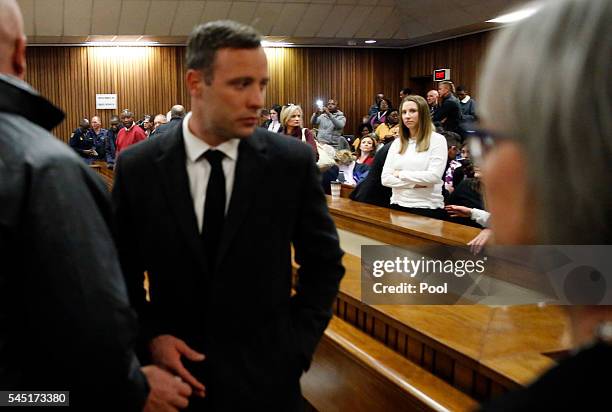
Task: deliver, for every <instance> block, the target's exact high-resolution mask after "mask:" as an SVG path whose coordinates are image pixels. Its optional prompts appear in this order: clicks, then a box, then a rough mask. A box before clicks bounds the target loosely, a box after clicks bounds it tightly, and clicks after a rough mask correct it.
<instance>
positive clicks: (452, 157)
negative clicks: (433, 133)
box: [437, 129, 463, 203]
mask: <svg viewBox="0 0 612 412" xmlns="http://www.w3.org/2000/svg"><path fill="white" fill-rule="evenodd" d="M437 131H438V133H440V134H441V135H442V136H444V138H445V139H446V147H447V148H448V160H447V161H446V169H445V170H444V176H443V178H442V180H444V186H442V195H443V196H444V200H445V203H446V200H447V199H448V196H449V195H450V194H451V193H453V189H454V185H453V183H454V182H455V180H457V179H454V176H455V172H456V171H457V170H458V169H460V168H461V162H460V161H459V160H457V154H458V153H459V149H458V147H459V146H460V143H459V140H460V139H461V137H460V136H459V135H458V134H457V133H453V132H447V131H445V130H442V129H438V130H437ZM461 175H463V174H461ZM458 181H460V179H458Z"/></svg>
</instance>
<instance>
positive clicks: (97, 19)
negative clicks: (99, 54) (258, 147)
mask: <svg viewBox="0 0 612 412" xmlns="http://www.w3.org/2000/svg"><path fill="white" fill-rule="evenodd" d="M18 3H19V4H20V6H21V10H22V12H23V15H24V22H25V31H26V34H27V35H28V42H29V43H30V44H39V45H48V44H82V43H84V42H87V41H111V40H112V41H157V42H159V43H160V44H184V43H185V39H186V36H187V35H188V34H189V32H190V31H191V29H192V27H193V26H195V25H197V24H199V23H203V22H207V21H211V20H217V19H232V20H237V21H239V22H242V23H247V24H250V25H252V26H254V27H255V28H256V29H258V30H259V32H260V33H262V34H263V35H264V36H266V39H267V40H270V41H285V42H292V43H294V44H295V45H304V46H336V47H338V46H340V47H347V46H354V47H363V46H368V47H408V46H413V45H417V44H422V43H426V42H430V41H436V40H441V39H444V38H449V37H454V36H460V35H464V34H468V33H474V32H477V31H482V30H488V29H491V28H494V27H495V26H496V25H495V24H492V23H485V21H486V20H488V19H491V18H494V17H497V16H498V15H500V14H502V13H503V12H505V11H507V10H508V9H514V8H517V7H520V6H521V5H523V4H526V3H527V1H526V0H240V1H231V0H200V1H192V0H18ZM367 39H375V40H377V42H376V43H375V44H374V45H366V44H364V40H367Z"/></svg>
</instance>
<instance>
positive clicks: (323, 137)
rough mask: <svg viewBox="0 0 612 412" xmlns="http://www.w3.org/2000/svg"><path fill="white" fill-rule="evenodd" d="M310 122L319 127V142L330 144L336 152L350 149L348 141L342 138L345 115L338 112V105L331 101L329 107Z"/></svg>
mask: <svg viewBox="0 0 612 412" xmlns="http://www.w3.org/2000/svg"><path fill="white" fill-rule="evenodd" d="M310 122H311V123H312V124H313V125H315V126H317V128H318V130H319V131H318V133H317V140H318V141H319V142H320V143H323V144H328V145H330V146H332V147H333V148H334V149H336V150H344V149H350V146H349V144H348V142H347V141H346V139H345V138H344V137H343V136H342V130H343V129H344V126H345V125H346V117H345V116H344V113H342V112H341V111H340V110H338V103H337V102H336V101H335V100H334V99H329V100H328V101H327V105H325V106H323V108H320V109H318V110H317V111H316V112H315V113H313V115H312V117H311V119H310Z"/></svg>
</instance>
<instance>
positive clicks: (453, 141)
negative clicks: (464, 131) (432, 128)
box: [438, 130, 461, 149]
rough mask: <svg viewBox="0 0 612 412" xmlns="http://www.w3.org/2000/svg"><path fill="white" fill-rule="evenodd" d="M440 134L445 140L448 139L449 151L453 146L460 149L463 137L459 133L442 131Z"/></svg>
mask: <svg viewBox="0 0 612 412" xmlns="http://www.w3.org/2000/svg"><path fill="white" fill-rule="evenodd" d="M438 133H440V134H441V135H442V136H444V138H445V139H446V146H447V147H448V148H449V149H450V148H451V147H453V146H455V147H457V148H459V145H460V144H461V136H459V135H458V134H457V133H455V132H449V131H447V130H440V131H438Z"/></svg>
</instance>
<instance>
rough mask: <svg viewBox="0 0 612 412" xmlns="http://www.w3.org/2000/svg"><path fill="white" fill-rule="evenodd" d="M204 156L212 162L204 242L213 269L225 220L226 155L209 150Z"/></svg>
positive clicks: (205, 209) (207, 190) (204, 220)
mask: <svg viewBox="0 0 612 412" xmlns="http://www.w3.org/2000/svg"><path fill="white" fill-rule="evenodd" d="M203 156H204V158H205V159H206V160H208V163H210V177H209V178H208V187H207V188H206V200H205V202H204V219H203V221H202V242H203V245H204V253H205V254H206V256H207V257H208V267H209V269H211V270H213V269H214V266H215V260H216V258H217V251H218V248H219V243H221V235H222V233H223V221H224V220H225V175H224V174H223V167H222V166H221V162H222V161H223V158H224V157H225V155H224V154H223V152H220V151H218V150H208V151H206V152H205V153H204V155H203Z"/></svg>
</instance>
